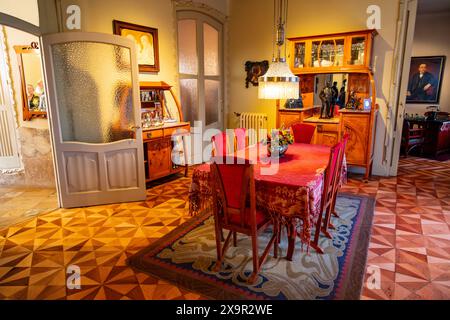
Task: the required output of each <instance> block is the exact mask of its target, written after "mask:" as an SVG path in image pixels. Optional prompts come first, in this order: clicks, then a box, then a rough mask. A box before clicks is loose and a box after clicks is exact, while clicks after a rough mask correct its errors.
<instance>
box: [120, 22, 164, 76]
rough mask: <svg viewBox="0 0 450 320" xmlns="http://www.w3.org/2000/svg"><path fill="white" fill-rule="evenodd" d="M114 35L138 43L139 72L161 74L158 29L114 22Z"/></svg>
mask: <svg viewBox="0 0 450 320" xmlns="http://www.w3.org/2000/svg"><path fill="white" fill-rule="evenodd" d="M113 29H114V34H117V35H120V36H123V37H126V38H129V39H131V40H133V41H134V42H135V43H136V49H137V55H138V64H139V72H159V71H160V67H159V44H158V29H155V28H150V27H145V26H140V25H137V24H133V23H128V22H123V21H118V20H113Z"/></svg>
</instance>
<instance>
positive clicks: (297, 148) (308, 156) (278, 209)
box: [189, 143, 346, 244]
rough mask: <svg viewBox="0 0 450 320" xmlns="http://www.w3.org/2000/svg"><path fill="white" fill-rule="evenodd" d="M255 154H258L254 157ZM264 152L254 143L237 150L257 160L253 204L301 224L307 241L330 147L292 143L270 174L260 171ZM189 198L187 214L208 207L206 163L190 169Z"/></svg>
mask: <svg viewBox="0 0 450 320" xmlns="http://www.w3.org/2000/svg"><path fill="white" fill-rule="evenodd" d="M258 153H259V154H261V157H256V156H255V155H256V154H258ZM266 154H267V148H266V147H265V146H263V145H255V146H252V147H249V148H247V149H245V150H243V151H240V152H238V153H237V156H238V157H241V158H246V159H249V158H250V159H256V158H257V159H258V161H257V163H256V164H255V167H254V168H255V172H254V176H255V186H256V198H257V204H258V206H259V207H261V208H265V209H268V211H269V213H270V214H271V215H272V217H273V218H276V219H280V222H281V223H283V224H286V225H292V224H293V220H295V222H296V225H297V226H302V228H301V230H300V233H299V234H300V237H301V239H302V241H303V242H304V243H307V244H309V240H310V237H311V226H312V225H313V224H314V223H315V221H316V219H317V217H318V215H319V211H320V201H321V196H322V189H323V180H324V171H325V169H326V167H327V165H328V160H329V156H330V147H327V146H322V145H311V144H302V143H294V144H292V145H290V146H289V149H288V150H287V152H286V154H285V155H284V156H283V157H281V158H279V165H278V170H277V171H276V173H275V174H273V175H268V174H264V171H263V170H264V169H268V167H269V164H268V163H267V162H268V158H267V156H266ZM272 165H273V164H272ZM343 167H344V170H343V174H342V177H343V179H345V177H346V166H345V165H344V166H343ZM343 181H345V180H343ZM189 200H190V206H189V209H190V213H191V214H196V213H197V212H199V211H200V210H202V209H206V208H209V207H210V206H211V190H210V186H209V164H202V165H200V166H198V167H196V168H195V169H194V172H193V177H192V184H191V190H190V193H189Z"/></svg>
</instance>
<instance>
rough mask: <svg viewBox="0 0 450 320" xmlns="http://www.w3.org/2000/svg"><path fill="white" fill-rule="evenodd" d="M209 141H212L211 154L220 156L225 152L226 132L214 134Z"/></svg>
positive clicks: (226, 143) (226, 144)
mask: <svg viewBox="0 0 450 320" xmlns="http://www.w3.org/2000/svg"><path fill="white" fill-rule="evenodd" d="M211 141H212V143H213V156H216V157H222V156H225V155H226V154H227V146H228V142H227V141H228V136H227V133H226V132H221V133H218V134H216V135H215V136H214V137H212V139H211Z"/></svg>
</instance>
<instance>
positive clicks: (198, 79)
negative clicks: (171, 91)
mask: <svg viewBox="0 0 450 320" xmlns="http://www.w3.org/2000/svg"><path fill="white" fill-rule="evenodd" d="M177 16H178V57H179V58H178V62H179V71H180V88H181V105H182V108H183V114H184V115H186V119H185V120H187V121H190V122H191V124H192V125H194V121H201V122H202V125H203V129H209V128H215V129H220V130H222V129H223V62H222V61H223V58H222V56H223V55H222V48H223V45H222V41H223V40H222V38H223V37H222V28H223V27H222V25H221V24H220V23H218V22H217V21H216V20H214V19H212V18H211V17H209V16H206V15H204V14H201V13H198V12H190V11H182V12H178V14H177Z"/></svg>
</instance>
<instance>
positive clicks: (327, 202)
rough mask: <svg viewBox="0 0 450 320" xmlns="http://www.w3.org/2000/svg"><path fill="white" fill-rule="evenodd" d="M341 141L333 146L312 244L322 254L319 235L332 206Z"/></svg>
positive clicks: (326, 170)
mask: <svg viewBox="0 0 450 320" xmlns="http://www.w3.org/2000/svg"><path fill="white" fill-rule="evenodd" d="M341 149H342V148H341V143H340V142H339V143H337V144H336V145H335V146H333V147H331V151H330V158H329V160H328V166H327V168H326V169H325V175H324V179H323V191H322V199H321V202H320V212H319V215H318V217H317V221H316V227H315V229H316V230H315V233H314V239H313V242H312V244H311V247H313V248H314V249H315V250H316V252H318V253H320V254H322V253H323V250H322V249H321V248H320V246H319V237H320V233H321V232H322V231H323V228H322V222H323V218H324V217H323V216H324V213H325V211H327V208H329V207H330V206H331V203H332V201H333V185H334V181H335V179H336V171H337V167H338V160H339V156H340V153H341Z"/></svg>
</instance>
